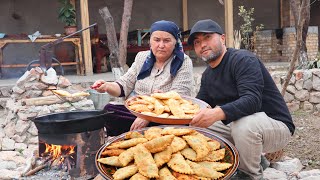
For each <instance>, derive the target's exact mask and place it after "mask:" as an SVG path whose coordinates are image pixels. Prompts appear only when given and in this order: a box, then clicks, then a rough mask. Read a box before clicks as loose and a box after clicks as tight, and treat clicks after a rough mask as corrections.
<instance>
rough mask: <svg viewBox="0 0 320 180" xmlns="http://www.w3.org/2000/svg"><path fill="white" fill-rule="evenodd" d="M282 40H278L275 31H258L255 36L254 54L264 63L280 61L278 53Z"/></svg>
mask: <svg viewBox="0 0 320 180" xmlns="http://www.w3.org/2000/svg"><path fill="white" fill-rule="evenodd" d="M280 44H281V40H278V39H277V37H276V33H275V31H274V30H264V31H257V32H256V33H255V36H254V52H255V53H256V55H257V56H258V57H259V59H260V60H262V61H263V62H270V61H272V62H274V61H279V60H280V55H281V54H280V51H278V48H279V45H280Z"/></svg>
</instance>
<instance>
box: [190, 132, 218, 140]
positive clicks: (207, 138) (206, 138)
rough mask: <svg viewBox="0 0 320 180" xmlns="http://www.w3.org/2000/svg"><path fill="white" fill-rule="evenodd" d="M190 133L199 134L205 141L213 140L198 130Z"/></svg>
mask: <svg viewBox="0 0 320 180" xmlns="http://www.w3.org/2000/svg"><path fill="white" fill-rule="evenodd" d="M190 135H193V136H200V137H201V138H204V139H205V140H206V141H215V140H213V139H211V138H209V137H207V136H205V135H203V134H201V133H199V132H198V131H194V132H193V133H192V134H190Z"/></svg>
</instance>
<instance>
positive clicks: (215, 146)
mask: <svg viewBox="0 0 320 180" xmlns="http://www.w3.org/2000/svg"><path fill="white" fill-rule="evenodd" d="M208 144H209V149H210V151H215V150H217V149H219V148H220V142H219V141H216V140H212V141H208Z"/></svg>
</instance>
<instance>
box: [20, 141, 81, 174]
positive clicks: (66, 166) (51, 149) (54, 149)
mask: <svg viewBox="0 0 320 180" xmlns="http://www.w3.org/2000/svg"><path fill="white" fill-rule="evenodd" d="M45 146H46V149H45V151H44V152H43V153H41V156H42V159H41V163H40V164H39V165H38V166H36V167H35V168H33V169H30V170H28V171H27V172H26V173H24V174H23V175H22V176H25V177H27V176H31V175H33V174H35V173H37V172H39V171H40V170H42V169H45V168H48V169H55V170H65V171H69V170H70V169H72V168H74V166H75V157H74V156H75V146H72V145H71V146H67V145H62V146H61V145H49V144H45ZM38 158H39V157H38Z"/></svg>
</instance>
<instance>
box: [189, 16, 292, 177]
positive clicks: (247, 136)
mask: <svg viewBox="0 0 320 180" xmlns="http://www.w3.org/2000/svg"><path fill="white" fill-rule="evenodd" d="M188 43H189V44H191V45H193V46H194V50H195V52H196V54H197V56H199V57H200V58H201V59H202V60H203V61H205V62H206V63H207V64H208V65H209V66H208V67H207V69H206V70H205V71H204V73H203V75H202V79H201V86H200V91H199V93H198V95H197V98H199V99H201V100H203V101H206V102H207V103H208V104H210V105H211V107H214V108H213V109H202V110H201V111H200V112H199V113H198V114H197V115H196V116H195V117H194V118H193V120H192V121H191V123H190V125H192V126H198V127H205V128H209V129H210V130H212V131H214V132H216V133H218V134H220V135H221V136H223V137H225V138H226V139H228V140H229V141H231V142H232V143H233V144H234V145H235V146H236V148H237V149H238V151H239V154H240V165H239V170H240V171H241V172H242V173H243V174H245V175H246V176H247V177H250V178H251V179H262V178H263V169H262V167H261V165H260V161H261V155H262V153H270V152H276V151H278V150H281V149H283V148H284V147H285V145H286V144H287V143H288V142H289V138H290V137H291V135H292V134H293V133H294V129H295V126H294V124H293V122H292V118H291V115H290V113H289V110H288V108H287V106H286V103H285V102H284V100H283V97H282V96H281V94H280V92H279V90H278V88H277V87H276V85H275V83H274V81H273V80H272V78H271V76H270V74H269V72H268V71H267V69H266V68H265V67H264V65H263V64H262V63H261V62H260V60H259V59H258V58H257V57H256V56H255V55H253V54H252V53H251V52H249V51H247V50H236V49H233V48H226V45H225V35H224V34H223V31H222V29H221V27H220V26H219V25H218V24H217V23H216V22H214V21H212V20H210V19H207V20H201V21H198V22H197V23H196V24H195V25H194V26H193V27H192V29H191V31H190V36H189V39H188Z"/></svg>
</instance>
